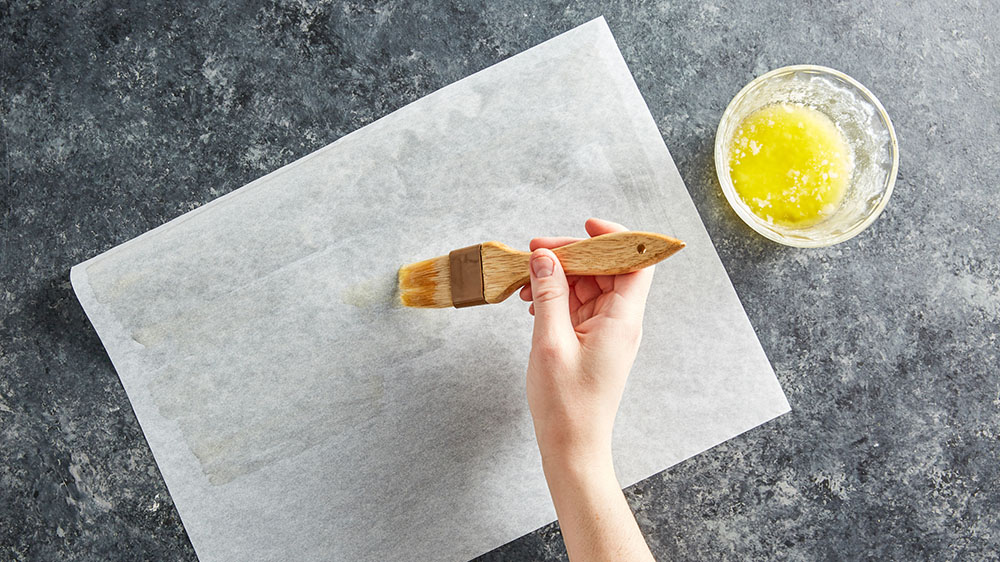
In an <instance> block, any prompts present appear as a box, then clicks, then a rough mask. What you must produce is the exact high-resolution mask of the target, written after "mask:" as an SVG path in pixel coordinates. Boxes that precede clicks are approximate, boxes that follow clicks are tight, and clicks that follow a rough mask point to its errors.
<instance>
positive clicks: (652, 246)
mask: <svg viewBox="0 0 1000 562" xmlns="http://www.w3.org/2000/svg"><path fill="white" fill-rule="evenodd" d="M683 247H684V242H681V241H680V240H677V239H676V238H671V237H669V236H664V235H662V234H653V233H650V232H632V231H626V232H613V233H611V234H602V235H601V236H595V237H593V238H586V239H584V240H580V241H579V242H573V243H572V244H567V245H565V246H561V247H559V248H556V249H555V250H552V251H553V252H554V253H555V255H556V257H558V258H559V263H561V264H562V266H563V269H564V270H565V271H566V275H619V274H622V273H631V272H633V271H638V270H640V269H643V268H645V267H649V266H651V265H653V264H655V263H658V262H661V261H663V260H665V259H667V258H668V257H670V256H672V255H673V254H674V253H676V252H677V251H678V250H680V249H681V248H683ZM480 252H481V254H482V259H483V296H484V297H485V299H486V302H488V303H497V302H500V301H502V300H504V299H506V298H507V297H509V296H510V295H511V294H512V293H513V292H514V291H516V290H517V289H518V288H520V287H521V286H522V285H524V284H525V283H527V282H528V280H529V279H530V274H529V271H528V267H529V266H528V260H529V258H530V257H531V254H530V253H529V252H520V251H518V250H515V249H513V248H511V247H509V246H507V245H505V244H501V243H500V242H484V243H483V244H482V245H481V248H480Z"/></svg>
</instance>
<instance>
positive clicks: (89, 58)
mask: <svg viewBox="0 0 1000 562" xmlns="http://www.w3.org/2000/svg"><path fill="white" fill-rule="evenodd" d="M161 4H164V5H166V6H167V7H164V6H163V5H161ZM792 6H793V4H790V3H785V2H779V1H777V0H764V1H760V2H746V3H743V4H740V5H725V4H722V3H705V2H697V3H687V2H665V1H659V2H655V1H654V2H614V3H610V2H609V3H601V2H579V3H575V2H574V3H549V2H546V3H542V2H536V1H534V0H525V1H522V2H471V1H470V2H426V1H424V2H403V1H390V2H378V3H354V2H346V3H342V2H320V3H307V2H291V1H290V2H282V1H278V2H276V1H267V2H257V3H247V4H241V5H236V4H231V3H225V2H217V1H210V2H190V3H186V2H170V3H159V2H101V3H96V2H95V3H88V2H79V1H75V0H72V1H68V2H50V3H43V2H16V1H15V2H2V3H0V53H2V59H0V63H2V67H0V88H2V91H0V117H2V133H3V137H2V143H3V145H2V146H3V154H2V158H3V163H2V168H0V207H2V213H3V214H2V239H0V241H2V242H0V243H2V247H0V251H2V253H0V302H2V306H3V309H2V314H0V560H54V559H60V560H95V559H101V560H194V559H195V556H194V552H193V550H192V549H191V546H190V544H189V543H188V541H187V538H186V536H185V533H184V530H183V527H182V525H181V523H180V520H179V519H178V517H177V514H176V511H175V510H174V508H173V505H172V503H171V501H170V498H169V495H168V494H167V492H166V489H165V488H164V485H163V481H162V479H161V477H160V475H159V472H158V470H157V468H156V465H155V463H154V461H153V458H152V455H151V454H150V452H149V449H148V447H147V445H146V442H145V440H144V439H143V436H142V432H141V430H140V429H139V426H138V424H137V422H136V420H135V417H134V416H133V414H132V411H131V408H130V406H129V402H128V399H127V398H126V396H125V393H124V391H123V390H122V388H121V385H120V384H119V382H118V378H117V376H116V375H115V372H114V370H113V368H112V366H111V364H110V362H109V360H108V358H107V356H106V354H105V353H104V350H103V348H102V347H101V343H100V341H99V340H98V338H97V336H96V334H95V333H94V331H93V329H92V328H91V326H90V324H89V322H88V321H87V319H86V317H85V316H84V314H83V311H82V310H81V309H80V306H79V305H78V303H77V301H76V298H75V297H74V296H73V294H72V291H71V289H70V285H69V280H68V272H69V268H70V266H71V265H73V264H75V263H77V262H80V261H82V260H84V259H86V258H89V257H91V256H94V255H96V254H98V253H100V252H102V251H104V250H106V249H108V248H111V247H112V246H115V245H117V244H119V243H121V242H124V241H126V240H128V239H130V238H132V237H134V236H137V235H139V234H141V233H143V232H145V231H147V230H149V229H151V228H153V227H155V226H158V225H160V224H162V223H163V222H165V221H167V220H169V219H171V218H173V217H176V216H178V215H180V214H182V213H184V212H186V211H188V210H190V209H192V208H195V207H197V206H199V205H202V204H204V203H205V202H207V201H210V200H212V199H214V198H216V197H218V196H219V195H222V194H223V193H226V192H229V191H231V190H233V189H235V188H237V187H240V186H241V185H243V184H245V183H247V182H249V181H251V180H253V179H255V178H257V177H259V176H261V175H263V174H265V173H267V172H269V171H271V170H273V169H275V168H277V167H279V166H281V165H283V164H285V163H288V162H290V161H292V160H294V159H296V158H297V157H299V156H302V155H304V154H307V153H309V152H311V151H313V150H315V149H317V148H320V147H321V146H324V145H325V144H327V143H329V142H331V141H333V140H335V139H337V138H339V137H341V136H343V135H344V134H347V133H349V132H350V131H353V130H355V129H357V128H358V127H361V126H363V125H365V124H367V123H369V122H371V121H373V120H375V119H377V118H378V117H380V116H382V115H385V114H386V113H388V112H390V111H392V110H393V109H395V108H398V107H400V106H402V105H404V104H406V103H408V102H410V101H413V100H415V99H417V98H419V97H421V96H423V95H425V94H427V93H429V92H431V91H433V90H435V89H437V88H439V87H441V86H444V85H446V84H448V83H451V82H453V81H455V80H458V79H460V78H462V77H464V76H466V75H468V74H470V73H472V72H474V71H476V70H479V69H481V68H484V67H486V66H488V65H490V64H493V63H495V62H497V61H500V60H502V59H504V58H506V57H508V56H510V55H512V54H515V53H517V52H520V51H522V50H524V49H526V48H528V47H530V46H532V45H534V44H536V43H538V42H540V41H542V40H544V39H547V38H549V37H551V36H553V35H556V34H557V33H559V32H562V31H565V30H567V29H569V28H571V27H573V26H575V25H577V24H580V23H583V22H584V21H587V20H589V19H591V18H593V17H596V16H598V15H602V14H603V15H605V16H606V17H607V19H608V23H609V24H610V26H611V29H612V31H613V32H614V33H615V36H616V38H617V39H618V43H619V45H620V47H621V49H622V52H623V54H624V55H625V59H626V61H627V62H628V64H629V66H630V68H631V69H632V72H633V73H634V75H635V78H636V81H637V83H638V85H639V88H640V90H641V91H642V92H643V94H644V95H645V97H646V100H647V101H648V103H649V106H650V110H651V111H652V114H653V116H654V117H655V119H656V121H657V123H658V124H659V126H660V129H661V131H662V133H663V136H664V139H665V140H666V142H667V145H668V146H669V147H670V149H671V152H672V154H673V156H674V159H675V160H676V162H677V164H678V167H679V168H680V171H681V175H682V176H683V177H684V179H685V181H686V182H687V186H688V189H689V191H690V192H691V195H692V197H693V198H694V200H695V203H696V205H697V206H698V209H699V211H700V212H701V214H702V216H703V218H704V220H705V223H706V226H707V227H708V230H709V233H710V234H711V235H712V237H713V239H714V241H715V243H716V245H717V247H718V250H719V253H720V255H721V256H722V260H723V262H724V263H725V265H726V267H727V269H728V270H729V273H730V275H731V276H732V279H733V282H734V284H735V286H736V289H737V291H738V292H739V294H740V296H741V298H742V299H743V302H744V305H745V307H746V310H747V314H748V315H749V316H750V319H751V321H752V322H753V324H754V326H755V327H756V329H757V333H758V334H759V336H760V339H761V342H762V344H763V346H764V349H765V351H767V353H768V356H769V357H770V358H771V361H772V362H773V364H774V367H775V370H776V372H777V374H778V378H779V379H780V380H781V382H782V384H783V385H784V388H785V390H786V392H787V394H788V398H789V401H790V402H791V404H792V407H793V412H792V413H791V414H789V415H786V416H783V417H781V418H780V419H778V420H777V421H774V422H771V423H769V424H767V425H765V426H763V427H760V428H757V429H755V430H753V431H751V432H749V433H747V434H745V435H743V436H740V437H738V438H736V439H733V440H731V441H729V442H727V443H725V444H723V445H721V446H719V447H716V448H714V449H712V450H711V451H709V452H707V453H704V454H702V455H699V456H698V457H696V458H694V459H691V460H689V461H686V462H684V463H682V464H681V465H679V466H677V467H674V468H673V469H671V470H668V471H666V472H664V473H662V474H660V475H657V476H654V477H652V478H650V479H648V480H646V481H644V482H642V483H640V484H638V485H636V486H633V487H632V488H630V489H629V492H628V493H629V498H630V501H631V502H632V505H633V507H634V508H635V509H636V513H637V516H638V519H639V522H640V525H641V526H642V528H643V530H644V532H645V533H646V536H647V538H648V540H649V542H650V544H651V546H652V547H653V550H654V552H655V553H656V554H657V555H658V556H659V557H660V558H662V559H664V560H667V559H673V560H750V559H761V560H763V559H774V560H803V561H805V560H858V559H885V560H997V559H1000V557H998V555H997V551H998V550H1000V468H998V467H1000V376H998V374H1000V366H998V365H1000V359H998V351H1000V342H998V341H997V334H998V332H1000V281H998V279H1000V258H998V255H997V253H998V252H997V250H998V248H1000V189H998V187H997V178H1000V164H998V161H1000V125H998V122H1000V118H998V114H1000V98H998V94H997V91H998V90H1000V82H998V78H997V76H998V75H1000V64H998V56H997V53H998V51H1000V45H998V41H997V39H996V32H997V29H1000V15H998V14H1000V5H997V3H996V2H993V3H991V4H988V3H983V4H979V3H965V2H962V3H956V2H945V1H940V2H917V3H912V4H911V3H905V4H898V5H896V4H893V5H890V4H889V3H876V4H875V5H874V6H862V5H861V4H860V3H842V4H836V5H833V4H832V3H828V2H807V3H796V4H795V5H794V6H795V7H794V8H793V7H792ZM802 62H808V63H817V64H825V65H828V66H832V67H835V68H838V69H841V70H843V71H845V72H847V73H848V74H851V75H853V76H854V77H856V78H858V79H859V80H860V81H861V82H863V83H864V84H866V85H867V86H868V87H869V88H870V89H872V90H873V91H874V92H875V93H876V94H877V95H878V96H880V98H881V99H882V101H883V103H884V105H885V106H886V108H887V110H888V111H889V113H890V115H891V116H892V118H893V120H894V123H895V126H896V132H897V134H898V136H899V142H900V147H901V162H900V173H899V178H898V181H897V183H896V191H895V194H894V195H893V197H892V200H891V202H890V204H889V206H888V208H887V209H886V211H885V213H884V214H883V215H882V217H881V218H880V219H879V220H878V221H876V222H875V223H874V224H873V225H872V226H871V227H870V228H869V229H868V230H867V231H866V232H864V233H862V234H861V235H860V236H858V237H857V238H854V239H853V240H850V241H848V242H846V243H844V244H841V245H839V246H835V247H833V248H828V249H821V250H808V251H806V250H795V249H791V248H785V247H781V246H777V245H775V244H772V243H770V242H768V241H766V240H764V239H763V238H761V237H759V236H757V235H756V234H754V233H753V232H752V231H750V230H749V228H747V227H746V226H744V225H743V224H742V223H741V222H739V220H738V219H737V217H736V215H735V214H734V213H733V212H732V211H731V210H730V209H729V208H728V206H727V204H726V202H725V200H724V199H723V197H722V195H721V193H720V191H719V189H718V184H717V182H716V180H715V179H714V169H713V166H712V142H713V136H714V132H715V127H716V125H717V124H718V120H719V117H720V115H721V113H722V111H723V109H724V108H725V105H726V104H727V103H728V101H729V99H730V98H731V97H732V96H733V95H734V94H735V93H736V91H737V90H739V88H740V87H741V86H742V85H743V84H744V83H746V82H747V81H749V80H750V79H751V78H752V77H753V76H755V75H757V74H760V73H762V72H764V71H766V70H768V69H771V68H774V67H778V66H782V65H785V64H792V63H802ZM583 218H584V217H581V220H582V219H583ZM565 558H566V554H565V550H564V549H563V546H562V542H561V540H560V538H559V534H558V530H557V528H556V527H555V526H550V527H547V528H544V529H541V530H539V531H537V532H535V533H532V534H530V535H528V536H526V537H524V538H522V539H520V540H518V541H516V542H514V543H511V544H509V545H506V546H504V547H502V548H500V549H498V550H497V551H495V552H492V553H489V554H487V555H485V556H484V557H483V560H513V559H544V560H563V559H565Z"/></svg>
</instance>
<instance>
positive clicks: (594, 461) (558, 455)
mask: <svg viewBox="0 0 1000 562" xmlns="http://www.w3.org/2000/svg"><path fill="white" fill-rule="evenodd" d="M542 470H543V472H544V473H545V478H546V479H547V480H550V481H551V480H552V478H553V477H557V478H558V479H559V480H561V481H577V482H584V481H593V480H608V479H609V478H610V479H612V480H614V481H615V482H616V485H617V481H618V478H617V476H616V475H615V467H614V462H613V460H612V456H611V446H610V443H609V444H608V445H607V446H599V447H589V448H587V449H582V450H559V451H542Z"/></svg>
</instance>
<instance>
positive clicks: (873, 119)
mask: <svg viewBox="0 0 1000 562" xmlns="http://www.w3.org/2000/svg"><path fill="white" fill-rule="evenodd" d="M776 103H794V104H799V105H806V106H809V107H811V108H813V109H816V110H819V111H821V112H823V113H825V114H826V115H827V116H828V117H829V118H830V119H832V120H833V122H834V123H836V124H837V127H838V128H839V129H840V132H841V133H843V135H844V138H845V139H846V140H847V143H848V144H849V145H850V146H851V150H852V151H853V153H854V173H853V175H852V176H851V181H850V183H849V184H848V187H847V190H846V192H845V193H844V199H843V201H842V202H841V204H840V206H839V207H838V208H837V209H836V210H835V211H834V212H833V213H832V214H830V215H829V216H828V217H826V218H825V219H823V220H822V221H820V222H817V223H813V224H809V225H808V226H804V227H794V226H785V225H780V224H771V223H769V222H768V221H766V220H765V219H763V218H761V217H758V216H757V215H755V214H754V213H753V211H751V210H750V208H749V207H748V206H747V205H746V203H744V202H743V200H742V199H741V198H740V196H739V194H737V193H736V190H735V189H734V188H733V181H732V177H731V176H730V173H729V147H730V146H731V145H732V143H733V136H734V135H735V133H736V131H737V129H738V128H739V126H740V123H742V122H743V120H744V119H746V118H747V116H748V115H750V114H751V113H753V112H754V111H756V110H758V109H760V108H762V107H764V106H767V105H771V104H776ZM898 168H899V147H898V145H897V144H896V133H895V131H893V128H892V122H891V121H889V116H888V115H887V114H886V112H885V108H883V107H882V104H881V103H879V101H878V99H876V98H875V96H874V95H873V94H872V93H871V92H869V91H868V89H867V88H865V87H864V86H862V85H861V84H860V83H858V81H857V80H854V79H853V78H851V77H850V76H848V75H846V74H844V73H843V72H838V71H836V70H833V69H831V68H826V67H823V66H813V65H797V66H786V67H783V68H779V69H777V70H772V71H771V72H768V73H767V74H764V75H763V76H759V77H757V78H755V79H754V80H752V81H751V82H750V83H749V84H747V85H746V86H745V87H744V88H743V89H742V90H740V93H738V94H736V97H734V98H733V101H731V102H729V107H727V108H726V111H725V113H723V114H722V121H720V122H719V130H718V131H717V132H716V134H715V170H716V173H717V174H718V176H719V184H720V185H721V186H722V192H723V193H725V195H726V199H727V200H728V201H729V204H730V205H731V206H732V207H733V210H734V211H736V214H737V215H739V216H740V218H741V219H743V222H745V223H747V224H748V225H749V226H750V228H752V229H754V230H756V231H757V232H758V233H760V234H761V235H762V236H764V237H766V238H769V239H771V240H774V241H775V242H779V243H781V244H785V245H788V246H797V247H800V248H818V247H821V246H830V245H832V244H837V243H838V242H843V241H844V240H847V239H849V238H852V237H854V236H856V235H857V234H858V233H859V232H861V231H862V230H864V229H865V228H867V227H868V225H869V224H871V223H872V222H873V221H874V220H875V219H876V218H878V216H879V214H880V213H881V212H882V209H884V208H885V205H886V203H888V202H889V195H891V194H892V187H893V185H894V184H895V183H896V171H897V169H898Z"/></svg>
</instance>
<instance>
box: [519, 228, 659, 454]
mask: <svg viewBox="0 0 1000 562" xmlns="http://www.w3.org/2000/svg"><path fill="white" fill-rule="evenodd" d="M586 228H587V233H588V234H590V235H591V236H599V235H601V234H607V233H610V232H620V231H624V230H627V229H626V228H625V227H623V226H621V225H619V224H615V223H612V222H608V221H603V220H600V219H590V220H588V221H587V224H586ZM575 241H577V239H575V238H536V239H534V240H532V241H531V246H530V247H531V250H532V255H531V270H532V274H531V284H530V285H525V287H524V288H523V289H521V298H522V299H524V300H525V301H532V304H531V306H530V307H529V309H528V311H529V312H530V313H532V314H533V315H534V316H535V327H534V334H533V337H532V344H531V355H530V356H529V359H528V376H527V394H528V406H529V408H530V409H531V416H532V418H533V419H534V423H535V436H536V438H537V439H538V448H539V450H540V451H541V453H542V459H543V460H545V461H558V462H561V463H572V462H576V461H584V462H585V461H587V460H591V461H592V460H595V457H607V458H609V459H610V455H611V431H612V428H613V426H614V421H615V415H616V414H617V412H618V403H619V402H620V401H621V397H622V392H623V391H624V389H625V380H626V378H627V377H628V373H629V370H630V369H631V368H632V362H633V361H634V359H635V354H636V351H637V350H638V348H639V340H640V338H641V336H642V316H643V311H644V309H645V305H646V295H647V294H648V293H649V286H650V283H651V282H652V279H653V268H652V267H649V268H646V269H643V270H640V271H636V272H633V273H628V274H624V275H601V276H596V277H585V276H569V277H568V278H567V277H566V275H565V274H564V272H563V269H562V266H561V265H560V264H559V260H558V259H557V258H556V256H555V254H553V253H552V252H551V249H553V248H558V247H559V246H564V245H566V244H569V243H572V242H575ZM601 460H603V459H601Z"/></svg>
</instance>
